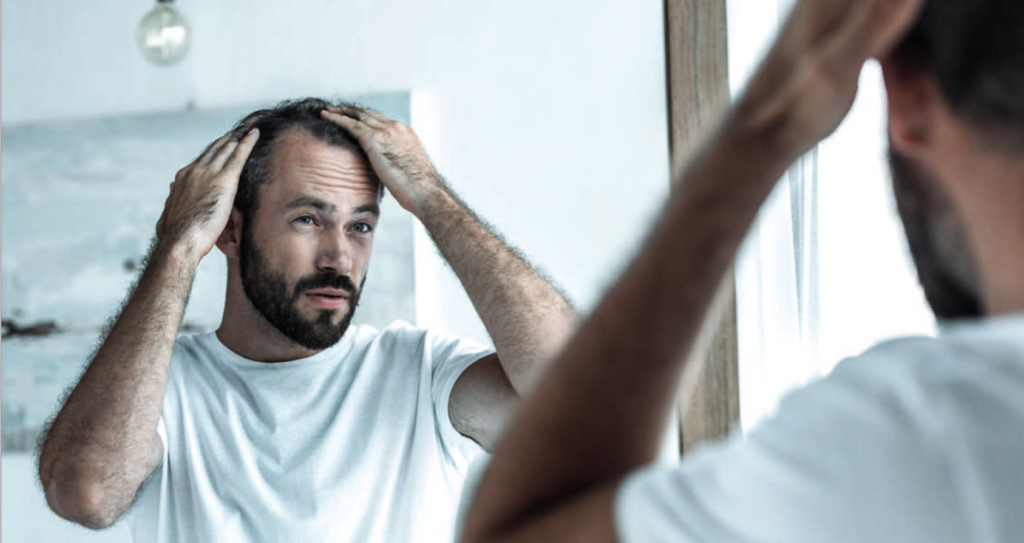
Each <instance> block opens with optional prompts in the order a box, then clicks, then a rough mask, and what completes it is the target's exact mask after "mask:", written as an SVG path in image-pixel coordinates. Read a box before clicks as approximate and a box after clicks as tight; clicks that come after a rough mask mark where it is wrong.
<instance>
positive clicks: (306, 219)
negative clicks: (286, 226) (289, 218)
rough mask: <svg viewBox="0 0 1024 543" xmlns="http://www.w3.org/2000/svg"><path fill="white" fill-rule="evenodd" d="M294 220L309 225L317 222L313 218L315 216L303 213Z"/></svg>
mask: <svg viewBox="0 0 1024 543" xmlns="http://www.w3.org/2000/svg"><path fill="white" fill-rule="evenodd" d="M294 222H296V223H298V224H303V225H307V226H311V225H314V224H316V221H314V220H313V217H310V216H309V215H303V216H301V217H299V218H297V219H295V221H294Z"/></svg>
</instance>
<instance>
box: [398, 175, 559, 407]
mask: <svg viewBox="0 0 1024 543" xmlns="http://www.w3.org/2000/svg"><path fill="white" fill-rule="evenodd" d="M418 215H419V219H420V221H421V222H422V223H423V225H424V226H425V227H426V229H427V231H428V232H429V233H430V236H431V238H432V239H433V240H434V243H435V244H436V245H437V247H438V249H439V250H440V252H441V255H442V256H443V257H444V259H445V260H446V261H447V262H448V265H450V266H451V268H452V270H453V271H454V272H455V275H456V276H458V278H459V281H460V282H461V283H462V286H463V288H465V289H466V293H467V294H468V295H469V299H470V301H472V303H473V307H474V308H475V309H476V311H477V313H478V314H479V315H480V319H481V320H482V321H483V323H484V326H485V327H486V328H487V332H488V333H489V334H490V336H491V339H492V340H493V341H494V346H495V349H496V350H497V352H498V358H499V359H500V360H501V364H502V367H503V368H504V369H505V373H506V375H507V376H508V378H509V380H510V381H511V383H512V386H513V387H514V388H515V389H516V391H517V392H518V393H519V394H520V395H522V394H523V393H524V392H525V391H526V390H529V388H530V386H531V385H532V383H533V382H534V380H535V379H536V376H537V375H538V374H539V373H540V371H541V369H542V366H543V362H544V361H546V360H548V359H550V358H551V357H552V356H554V355H555V354H556V353H557V351H558V349H559V348H561V346H562V344H563V342H564V341H565V339H566V338H567V337H568V336H569V334H570V333H571V332H572V330H573V328H574V325H575V320H576V314H575V312H574V310H573V308H572V305H571V304H570V303H569V301H568V300H567V299H566V297H565V296H564V295H563V294H562V293H561V292H559V290H558V289H557V288H555V286H554V285H552V284H551V282H550V281H549V280H548V279H546V278H545V277H543V276H542V275H541V274H540V273H538V272H537V270H535V269H534V268H533V266H532V265H530V263H529V262H528V261H527V260H526V259H525V257H523V256H522V255H521V254H519V252H518V251H516V250H515V249H514V248H512V247H510V246H509V245H508V244H507V243H506V242H505V241H504V240H503V239H502V238H501V237H500V236H499V235H497V234H496V233H494V231H493V230H492V229H491V228H490V227H489V226H488V225H487V224H485V223H484V222H483V221H482V220H480V218H479V217H477V216H476V214H474V213H473V212H472V211H471V210H470V209H469V208H468V207H467V206H466V205H465V203H463V202H462V201H461V200H460V199H459V198H458V197H457V196H456V195H455V194H454V193H452V192H451V191H450V190H449V189H448V188H447V187H443V188H441V187H440V184H439V188H438V193H437V194H436V195H435V197H433V198H430V199H428V200H427V201H426V203H425V204H424V207H423V208H422V209H421V210H420V211H419V213H418Z"/></svg>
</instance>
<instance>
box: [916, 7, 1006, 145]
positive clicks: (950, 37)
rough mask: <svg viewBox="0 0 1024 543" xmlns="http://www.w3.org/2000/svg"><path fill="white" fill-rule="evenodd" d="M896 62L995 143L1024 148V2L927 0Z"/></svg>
mask: <svg viewBox="0 0 1024 543" xmlns="http://www.w3.org/2000/svg"><path fill="white" fill-rule="evenodd" d="M896 58H897V59H898V60H900V61H901V62H902V63H904V64H905V65H907V66H909V67H912V68H922V69H924V70H927V71H928V72H929V73H930V74H932V76H933V77H934V78H935V80H936V82H937V83H938V86H939V90H940V92H941V93H942V95H943V98H944V99H945V100H946V102H947V103H948V105H949V106H950V107H951V108H952V110H953V111H954V112H956V114H957V115H959V116H960V117H961V118H962V119H964V120H966V121H968V122H969V123H970V124H972V125H974V126H975V127H976V128H978V129H979V131H980V132H981V133H982V134H985V135H986V136H992V139H993V142H996V143H1005V144H1009V145H1010V146H1013V147H1021V146H1024V1H1021V0H927V1H926V3H925V6H924V9H923V12H922V15H921V18H920V20H919V21H918V22H917V24H916V25H915V26H914V28H913V29H912V30H911V31H910V34H909V35H908V36H907V38H906V40H905V41H904V42H903V44H902V45H901V46H900V47H899V48H898V49H897V51H896Z"/></svg>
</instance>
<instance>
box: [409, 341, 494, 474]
mask: <svg viewBox="0 0 1024 543" xmlns="http://www.w3.org/2000/svg"><path fill="white" fill-rule="evenodd" d="M426 347H427V349H428V350H429V354H430V358H431V385H430V389H431V391H430V392H431V399H432V400H433V403H434V416H435V418H436V420H437V424H438V432H439V434H440V436H439V437H440V439H441V443H442V445H443V446H444V449H445V452H446V453H447V454H448V456H449V457H450V458H451V459H452V460H453V461H454V462H455V463H456V465H458V466H459V468H460V470H462V471H465V469H466V468H467V466H468V465H469V463H470V462H472V461H473V460H474V459H476V458H477V457H478V456H479V455H480V454H482V453H484V452H485V451H484V449H483V447H481V446H480V445H479V444H477V442H475V441H473V440H472V439H470V438H468V437H466V436H464V435H462V434H461V433H459V432H458V430H456V429H455V427H454V426H453V425H452V421H451V418H450V417H449V416H448V403H449V399H450V398H451V394H452V388H453V387H454V386H455V381H457V380H458V379H459V376H460V375H462V372H464V371H466V368H468V367H470V366H471V365H473V363H475V362H477V361H478V360H480V359H482V358H484V357H487V356H489V355H491V354H493V353H494V349H491V348H488V347H485V346H483V345H480V344H479V343H476V342H474V341H472V340H467V339H464V338H460V337H457V336H452V335H443V334H435V333H432V332H428V333H427V336H426Z"/></svg>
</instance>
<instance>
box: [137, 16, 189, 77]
mask: <svg viewBox="0 0 1024 543" xmlns="http://www.w3.org/2000/svg"><path fill="white" fill-rule="evenodd" d="M135 38H136V41H137V42H138V44H139V51H142V56H144V57H146V58H147V59H149V60H150V61H152V62H154V63H156V64H159V65H162V66H167V65H171V64H174V63H175V62H178V61H179V60H181V59H182V57H184V56H185V53H187V52H188V44H189V38H190V36H189V27H188V21H186V20H185V18H184V17H182V15H181V14H180V13H178V10H176V9H174V8H173V7H172V6H171V0H157V4H156V7H154V8H153V9H152V10H150V11H149V13H147V14H146V16H145V17H143V18H142V21H141V22H140V23H139V29H138V31H136V33H135Z"/></svg>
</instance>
